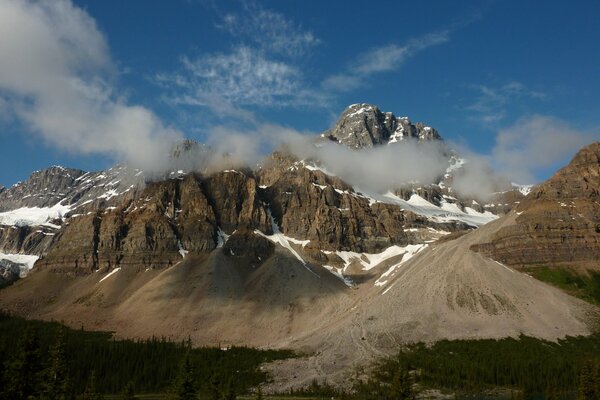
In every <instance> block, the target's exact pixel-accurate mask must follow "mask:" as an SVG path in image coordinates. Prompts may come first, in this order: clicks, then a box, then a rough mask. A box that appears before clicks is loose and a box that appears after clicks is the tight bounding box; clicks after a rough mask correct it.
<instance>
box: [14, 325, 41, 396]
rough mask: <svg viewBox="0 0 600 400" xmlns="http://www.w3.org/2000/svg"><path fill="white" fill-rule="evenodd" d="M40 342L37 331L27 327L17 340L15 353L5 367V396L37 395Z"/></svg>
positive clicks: (39, 385) (39, 390)
mask: <svg viewBox="0 0 600 400" xmlns="http://www.w3.org/2000/svg"><path fill="white" fill-rule="evenodd" d="M41 361H42V360H41V354H40V343H39V339H38V336H37V333H36V332H35V331H34V330H33V329H32V328H28V329H27V330H26V331H25V333H24V335H23V337H22V339H21V340H20V341H19V345H18V349H17V354H16V355H15V357H14V358H13V360H12V361H11V362H10V363H9V365H8V369H7V374H6V375H7V380H8V384H7V387H6V394H7V397H8V398H10V399H15V400H16V399H28V398H30V397H34V398H35V397H38V396H39V395H40V392H41V381H40V373H41V371H42V365H41Z"/></svg>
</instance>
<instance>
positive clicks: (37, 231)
mask: <svg viewBox="0 0 600 400" xmlns="http://www.w3.org/2000/svg"><path fill="white" fill-rule="evenodd" d="M55 235H56V233H55V230H54V229H52V228H49V227H45V226H0V249H2V251H3V252H4V253H9V254H19V253H25V254H34V255H42V254H45V253H46V252H47V250H48V249H49V248H50V246H51V245H52V243H53V242H54V238H55Z"/></svg>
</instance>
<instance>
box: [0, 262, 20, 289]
mask: <svg viewBox="0 0 600 400" xmlns="http://www.w3.org/2000/svg"><path fill="white" fill-rule="evenodd" d="M20 272H21V267H20V265H19V264H17V263H14V262H12V261H9V260H0V289H1V288H3V287H5V286H8V285H10V284H11V283H13V282H15V281H16V280H17V279H19V274H20Z"/></svg>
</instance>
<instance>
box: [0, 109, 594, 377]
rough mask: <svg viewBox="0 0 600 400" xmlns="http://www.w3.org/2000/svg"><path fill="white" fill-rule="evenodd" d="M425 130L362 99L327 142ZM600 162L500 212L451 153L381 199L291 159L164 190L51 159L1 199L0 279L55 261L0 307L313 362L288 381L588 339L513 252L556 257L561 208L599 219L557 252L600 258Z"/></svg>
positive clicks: (188, 160) (565, 305)
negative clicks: (376, 364) (474, 342)
mask: <svg viewBox="0 0 600 400" xmlns="http://www.w3.org/2000/svg"><path fill="white" fill-rule="evenodd" d="M384 127H385V129H384ZM426 128H427V127H426V126H425V125H423V124H414V125H412V124H411V123H410V122H408V120H405V119H402V118H401V119H398V118H396V117H395V116H393V114H391V113H382V112H381V111H379V109H377V108H376V107H374V106H369V105H364V104H361V105H356V106H351V107H350V108H349V109H348V110H346V111H345V112H344V113H343V114H342V117H341V118H340V121H338V124H337V125H336V127H335V128H334V129H333V130H332V131H329V132H327V133H325V134H324V135H323V137H321V138H318V139H317V143H316V144H315V146H317V145H319V143H321V144H322V143H323V140H326V141H330V140H331V141H333V142H335V143H337V144H335V143H334V144H331V145H332V146H337V145H339V146H347V147H350V148H351V150H349V151H352V152H360V151H366V150H369V149H370V148H371V147H375V148H376V147H380V148H381V147H384V146H385V148H388V149H391V150H392V151H393V150H394V149H396V148H400V147H395V146H403V145H404V144H405V143H413V142H410V141H415V142H416V143H421V144H419V146H421V145H425V144H426V143H428V142H431V141H441V140H442V139H441V137H439V135H438V134H437V132H435V130H433V128H431V129H426ZM400 133H402V135H400ZM428 133H429V136H428ZM345 138H347V139H348V140H346V139H345ZM319 141H320V142H319ZM325 143H328V142H325ZM365 148H367V149H365ZM194 149H197V150H198V151H200V152H201V153H205V152H207V151H209V150H207V148H206V147H203V146H200V145H198V144H195V143H193V142H185V143H182V145H181V146H179V147H177V148H176V149H175V150H174V152H173V154H174V156H175V154H176V156H177V157H179V158H180V160H183V161H181V164H180V165H183V164H185V165H195V166H196V167H197V166H198V165H200V164H202V160H195V156H196V155H197V154H200V153H195V152H194ZM189 151H191V152H192V153H188V152H189ZM369 154H372V153H369ZM597 154H598V146H597V144H595V145H593V146H590V148H589V149H587V150H585V151H582V152H581V153H580V154H578V156H577V157H576V158H575V160H574V162H573V163H571V165H570V166H569V167H567V168H565V169H564V170H562V171H561V172H559V173H558V174H557V176H555V177H553V178H552V179H551V180H550V181H548V182H546V183H544V184H542V185H541V186H539V187H538V188H537V189H534V190H533V191H532V192H531V193H530V194H529V195H528V196H527V197H524V194H523V193H521V191H520V190H519V189H520V188H511V187H510V185H509V187H503V188H502V189H503V191H504V192H503V193H502V194H500V195H498V196H499V197H497V199H495V200H493V201H494V205H493V206H490V205H489V204H484V205H481V204H479V203H478V202H477V201H475V199H472V198H468V197H461V196H460V195H459V193H457V192H456V191H455V190H454V189H453V179H454V178H455V177H456V176H457V174H460V173H461V170H462V168H464V165H465V164H466V163H468V161H467V160H463V159H461V158H460V157H459V156H458V155H457V154H455V153H453V152H452V151H450V150H448V151H447V152H446V153H444V156H445V157H446V156H447V160H446V161H447V163H446V164H445V165H447V167H446V168H445V169H442V170H441V172H440V176H439V177H437V179H436V181H435V182H434V183H430V184H422V183H419V182H412V183H407V184H406V185H404V186H403V187H397V188H395V187H390V188H389V189H387V190H384V191H380V192H366V191H361V190H359V189H358V188H356V187H353V186H352V184H351V183H350V182H346V181H344V180H343V179H341V178H340V177H338V176H335V175H332V174H331V173H329V172H328V170H327V168H326V167H325V166H324V163H323V162H322V160H314V159H301V158H299V157H297V156H295V155H293V154H290V153H289V152H284V151H279V152H275V153H273V154H271V155H270V156H268V157H267V158H266V159H265V160H264V162H263V163H262V164H261V165H260V166H259V167H258V168H256V169H254V170H251V169H248V168H237V169H228V170H224V171H209V170H202V169H194V171H195V172H189V170H183V169H182V170H180V169H177V170H174V171H170V172H168V173H167V174H166V175H165V176H163V177H155V179H154V180H150V179H149V178H147V177H144V172H143V171H137V170H131V169H128V168H126V167H115V168H113V169H111V170H108V171H105V172H98V173H85V172H83V171H78V170H68V169H64V168H58V167H53V168H50V169H48V170H45V171H40V172H36V173H34V174H33V175H32V177H31V178H30V179H29V180H28V181H26V182H23V183H20V184H18V185H15V186H14V187H12V188H10V189H6V190H4V191H2V192H0V204H2V205H1V206H0V211H2V212H0V250H1V251H2V252H3V253H1V254H0V259H2V261H1V262H0V277H1V279H2V281H0V284H2V282H5V283H8V282H10V281H12V280H14V279H16V277H17V276H18V275H25V274H24V273H25V272H27V270H28V269H29V267H30V265H31V264H32V263H33V262H34V261H35V260H37V258H38V257H39V260H37V262H35V266H34V267H33V269H32V271H31V273H29V274H28V275H27V276H26V277H24V278H23V279H21V280H18V281H17V282H16V283H14V284H13V285H12V286H10V287H8V288H4V289H2V292H1V295H0V309H8V310H10V311H13V312H16V313H18V314H20V315H25V316H28V317H32V318H43V319H56V320H63V321H65V322H66V323H68V324H71V325H73V326H77V327H79V326H84V327H86V328H91V329H103V330H112V331H115V332H116V334H117V335H118V336H122V337H149V336H153V335H161V336H162V335H164V336H167V337H171V338H173V339H184V338H187V337H188V336H189V337H191V338H192V340H193V341H194V343H196V344H247V345H252V346H266V347H291V348H294V349H299V350H303V351H306V352H308V353H311V354H313V353H314V355H313V356H310V357H309V358H308V359H305V358H303V359H298V360H289V361H286V362H284V363H279V364H276V365H275V366H273V368H275V369H276V372H277V376H278V377H279V378H278V379H279V380H278V381H277V385H279V387H280V388H285V387H289V386H290V385H298V384H302V383H309V382H310V380H311V379H312V378H313V377H320V376H323V375H325V374H326V375H328V376H330V377H331V379H332V380H335V381H336V382H342V381H344V380H345V379H346V378H347V377H348V374H349V373H351V370H352V367H353V366H356V365H364V364H365V363H367V362H368V361H369V360H370V359H372V358H373V357H376V356H378V355H382V354H390V353H391V352H395V351H396V350H397V347H398V345H399V344H401V343H405V342H412V341H420V340H425V341H435V340H440V339H445V338H479V337H493V338H495V337H504V336H518V335H520V334H528V335H532V336H537V337H542V338H546V339H555V338H558V337H563V336H565V335H580V334H587V333H589V332H590V331H591V329H593V328H594V324H595V323H596V321H597V320H598V318H599V310H598V308H597V307H595V306H592V305H589V304H587V303H584V302H582V301H580V300H577V299H575V298H573V297H570V296H568V295H567V294H565V293H563V292H561V291H559V290H558V289H555V288H552V287H550V286H548V285H545V284H543V283H541V282H538V281H536V280H534V279H533V278H531V277H530V276H528V275H526V274H523V273H520V272H518V271H517V270H514V269H512V268H510V267H509V266H507V264H510V265H513V264H512V263H511V262H510V258H508V261H506V262H504V259H503V258H501V257H515V255H514V254H516V256H519V257H520V256H522V254H525V255H527V257H530V259H535V257H540V259H541V258H542V257H543V255H544V254H545V253H544V252H547V251H548V250H547V249H548V248H549V245H548V244H544V245H543V246H538V247H536V246H537V245H536V246H533V247H532V246H531V245H530V242H532V241H533V242H534V243H538V242H540V243H542V242H541V240H542V239H544V240H545V238H550V239H549V242H548V243H554V242H553V241H552V240H554V239H553V236H552V234H553V233H554V230H553V229H549V233H548V232H547V233H544V234H543V235H541V236H540V238H536V237H533V236H532V235H531V234H530V233H528V232H529V231H528V230H527V229H529V227H530V226H532V227H533V230H534V231H536V232H537V231H543V230H544V229H543V228H544V227H546V226H549V227H553V226H554V225H552V224H554V223H555V222H554V219H552V216H554V215H555V214H552V213H558V212H560V213H562V214H560V216H561V217H562V218H563V219H564V218H565V216H566V215H568V216H570V217H571V220H569V221H575V222H577V221H586V222H585V224H583V223H582V224H580V225H576V224H575V222H569V225H567V226H569V227H571V228H570V232H574V237H573V240H568V241H566V242H565V243H564V245H563V247H560V246H557V248H558V249H562V250H560V251H559V252H558V253H557V254H559V255H560V254H563V253H564V254H567V252H572V253H573V254H581V255H582V257H584V256H586V257H588V258H587V259H585V260H583V261H584V262H592V261H593V260H594V258H593V257H595V254H596V253H594V251H595V250H594V249H595V247H593V246H592V247H590V243H592V244H594V243H595V242H594V241H593V240H592V239H594V238H595V236H594V235H595V233H594V229H595V228H594V226H595V225H594V223H595V222H594V221H596V219H594V218H597V216H598V215H599V213H598V212H597V211H598V210H597V204H598V202H597V196H598V190H597V187H598V186H597V179H598V173H597V172H598V169H597V162H598V156H597ZM196 167H194V168H196ZM501 199H502V200H501ZM508 199H510V200H508ZM566 199H569V201H572V202H573V203H568V204H569V205H570V206H569V207H567V206H563V205H562V204H561V203H562V202H563V201H565V200H566ZM519 203H520V204H519ZM517 204H519V205H518V208H517V211H514V210H513V211H511V209H512V208H513V207H515V206H516V205H517ZM565 204H566V203H565ZM580 206H581V209H579V207H580ZM548 210H551V211H552V212H551V213H550V214H548ZM492 211H494V212H496V213H497V214H494V213H492ZM565 213H567V214H565ZM575 213H577V214H578V215H577V217H576V216H575ZM502 214H505V215H502ZM556 215H559V214H556ZM538 218H546V219H545V220H542V222H541V223H540V222H536V221H538ZM573 218H575V219H573ZM578 218H579V219H578ZM523 221H531V222H530V225H526V227H527V229H525V228H522V227H521V225H523ZM547 221H550V222H547ZM563 222H564V221H563ZM561 226H562V225H561ZM515 227H517V228H515ZM578 227H581V229H580V228H578ZM515 229H517V230H515ZM513 232H517V233H518V234H519V235H523V232H526V235H528V236H519V235H513V236H510V235H507V233H509V234H512V233H513ZM581 232H583V234H582V233H581ZM532 237H533V239H532ZM503 238H507V239H503ZM590 238H592V239H590ZM503 240H504V241H503ZM511 241H512V242H511ZM536 241H537V242H536ZM528 246H529V247H528ZM544 246H546V247H544ZM552 246H555V244H552ZM530 248H532V249H533V250H527V251H521V249H530ZM590 249H591V250H590ZM513 253H514V254H513ZM503 254H506V256H503ZM24 257H31V258H27V259H25V258H24ZM494 260H499V261H503V263H502V264H500V263H498V262H497V261H494ZM595 260H597V258H596V259H595ZM579 261H581V260H578V262H579Z"/></svg>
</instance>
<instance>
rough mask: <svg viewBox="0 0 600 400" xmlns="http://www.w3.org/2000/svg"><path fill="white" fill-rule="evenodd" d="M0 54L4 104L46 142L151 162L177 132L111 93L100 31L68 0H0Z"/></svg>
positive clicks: (106, 53) (164, 152) (146, 164)
mask: <svg viewBox="0 0 600 400" xmlns="http://www.w3.org/2000/svg"><path fill="white" fill-rule="evenodd" d="M0 54H2V57H0V95H1V96H2V97H3V98H4V100H5V103H6V104H5V107H8V108H10V111H11V113H13V114H14V115H15V116H16V117H17V118H19V119H21V120H22V121H23V122H24V123H25V124H26V126H27V127H28V128H29V129H30V130H31V131H32V132H34V133H35V134H37V135H39V136H41V137H42V138H43V139H44V140H45V141H47V142H48V143H50V144H52V145H54V146H57V147H59V148H61V149H64V150H68V151H73V152H78V153H103V154H109V155H112V156H114V157H117V158H118V159H120V160H124V161H128V162H130V163H132V164H135V165H138V166H141V167H145V168H152V167H154V166H157V165H159V164H160V161H161V160H164V161H166V158H167V155H168V150H169V146H170V145H171V143H172V141H173V140H177V139H178V138H180V134H179V133H178V132H176V131H174V130H172V129H169V128H167V127H165V126H164V125H163V124H162V123H161V121H160V120H159V119H158V118H157V117H156V116H155V115H154V114H153V113H152V112H151V111H149V110H147V109H145V108H143V107H139V106H130V105H128V104H127V103H126V102H125V101H124V100H123V99H121V98H119V97H117V96H116V95H115V93H114V88H113V86H112V84H111V82H112V81H113V79H114V77H115V70H116V68H115V66H114V63H113V61H112V59H111V56H110V53H109V50H108V45H107V43H106V41H105V38H104V36H103V35H102V34H101V33H100V31H99V30H98V28H97V26H96V24H95V21H94V20H93V19H92V18H91V17H90V16H89V15H88V14H87V13H85V11H83V10H81V9H80V8H77V7H76V6H74V5H73V4H72V3H71V1H68V0H52V1H51V0H45V1H29V0H3V1H0Z"/></svg>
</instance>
